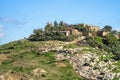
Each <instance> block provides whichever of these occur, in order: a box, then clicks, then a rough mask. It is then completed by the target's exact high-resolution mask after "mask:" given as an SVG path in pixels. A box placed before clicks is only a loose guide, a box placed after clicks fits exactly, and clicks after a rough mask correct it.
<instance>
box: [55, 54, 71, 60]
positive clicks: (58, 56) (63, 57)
mask: <svg viewBox="0 0 120 80" xmlns="http://www.w3.org/2000/svg"><path fill="white" fill-rule="evenodd" d="M55 58H56V61H63V60H67V59H69V58H70V56H68V55H66V54H62V53H61V54H56V55H55Z"/></svg>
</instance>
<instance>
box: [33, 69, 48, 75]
mask: <svg viewBox="0 0 120 80" xmlns="http://www.w3.org/2000/svg"><path fill="white" fill-rule="evenodd" d="M32 74H33V75H35V76H36V77H46V76H47V71H45V70H44V69H42V68H36V69H34V70H33V71H32Z"/></svg>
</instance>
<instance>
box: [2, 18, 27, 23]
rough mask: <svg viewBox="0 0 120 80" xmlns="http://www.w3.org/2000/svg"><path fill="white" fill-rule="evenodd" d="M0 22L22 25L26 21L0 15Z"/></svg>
mask: <svg viewBox="0 0 120 80" xmlns="http://www.w3.org/2000/svg"><path fill="white" fill-rule="evenodd" d="M0 22H4V23H11V24H16V25H23V24H25V23H26V22H25V21H19V20H16V19H12V18H9V17H0Z"/></svg>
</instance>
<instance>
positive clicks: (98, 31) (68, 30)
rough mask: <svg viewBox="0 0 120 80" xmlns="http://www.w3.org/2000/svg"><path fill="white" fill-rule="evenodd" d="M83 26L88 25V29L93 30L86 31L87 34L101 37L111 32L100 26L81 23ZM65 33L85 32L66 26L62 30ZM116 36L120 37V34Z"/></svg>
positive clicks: (80, 33)
mask: <svg viewBox="0 0 120 80" xmlns="http://www.w3.org/2000/svg"><path fill="white" fill-rule="evenodd" d="M80 25H81V26H83V27H86V28H87V29H89V30H90V31H91V32H86V35H87V36H95V35H96V36H101V37H105V36H106V35H107V34H108V33H109V32H105V31H103V30H101V29H100V28H99V27H98V26H93V25H88V24H80ZM74 26H76V25H74ZM60 32H62V33H63V34H65V35H66V36H69V35H84V33H83V32H82V31H78V30H77V29H75V28H66V29H65V30H63V31H60ZM115 37H116V38H117V39H119V37H118V35H117V34H115Z"/></svg>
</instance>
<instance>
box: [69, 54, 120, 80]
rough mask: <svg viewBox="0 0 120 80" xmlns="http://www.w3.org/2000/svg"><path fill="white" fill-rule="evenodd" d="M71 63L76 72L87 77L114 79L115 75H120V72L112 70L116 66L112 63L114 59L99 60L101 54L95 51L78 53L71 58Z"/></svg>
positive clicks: (100, 79) (90, 78) (95, 79)
mask: <svg viewBox="0 0 120 80" xmlns="http://www.w3.org/2000/svg"><path fill="white" fill-rule="evenodd" d="M70 63H71V64H72V66H73V68H74V69H75V70H76V72H77V73H78V74H79V75H80V76H81V77H83V78H85V79H89V80H112V79H113V78H114V77H118V78H119V77H120V73H113V72H112V70H113V69H114V68H115V66H114V65H112V64H113V63H115V61H114V60H108V61H107V62H104V61H99V56H97V55H96V54H94V53H86V54H76V55H75V56H73V57H71V58H70ZM109 66H111V68H110V67H109Z"/></svg>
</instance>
